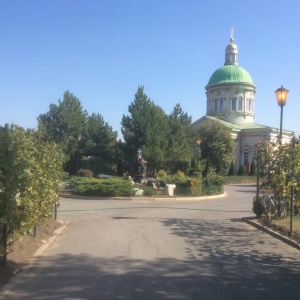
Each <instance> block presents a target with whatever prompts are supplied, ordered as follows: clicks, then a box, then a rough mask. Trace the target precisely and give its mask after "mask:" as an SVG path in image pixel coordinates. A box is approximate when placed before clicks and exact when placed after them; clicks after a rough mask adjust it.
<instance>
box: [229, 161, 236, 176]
mask: <svg viewBox="0 0 300 300" xmlns="http://www.w3.org/2000/svg"><path fill="white" fill-rule="evenodd" d="M227 175H228V176H235V175H236V169H235V164H234V162H233V161H232V162H231V164H230V167H229V170H228V174H227Z"/></svg>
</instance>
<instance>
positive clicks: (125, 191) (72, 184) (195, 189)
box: [65, 169, 224, 197]
mask: <svg viewBox="0 0 300 300" xmlns="http://www.w3.org/2000/svg"><path fill="white" fill-rule="evenodd" d="M158 174H161V175H164V171H159V172H158ZM196 175H197V176H192V177H190V176H186V175H185V174H184V173H183V172H181V171H178V172H177V173H176V174H175V175H174V176H168V177H165V176H163V177H160V178H149V179H148V182H147V185H141V184H132V182H131V181H130V180H127V179H123V178H120V177H111V178H107V179H99V178H89V177H76V176H74V177H71V178H70V179H69V180H68V182H67V184H66V186H65V188H66V190H69V191H71V192H72V193H73V194H77V195H84V196H96V197H121V196H123V197H127V196H134V195H135V192H136V190H134V189H136V188H138V189H142V190H143V191H144V193H143V195H144V196H155V195H159V194H161V193H162V189H163V188H164V187H165V185H166V184H175V185H176V188H175V190H174V194H175V195H181V196H202V195H214V194H220V193H223V185H224V178H223V177H222V176H220V175H218V174H217V173H216V172H215V171H214V170H213V169H212V170H210V171H209V172H208V175H207V177H205V178H204V179H203V180H202V176H201V174H199V173H198V174H196Z"/></svg>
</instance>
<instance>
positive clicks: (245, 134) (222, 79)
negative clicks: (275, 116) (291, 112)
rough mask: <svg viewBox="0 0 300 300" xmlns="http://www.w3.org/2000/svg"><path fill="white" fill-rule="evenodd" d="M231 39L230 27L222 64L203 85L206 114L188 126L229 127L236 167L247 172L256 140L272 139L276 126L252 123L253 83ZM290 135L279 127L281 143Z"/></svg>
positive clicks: (275, 132) (277, 134)
mask: <svg viewBox="0 0 300 300" xmlns="http://www.w3.org/2000/svg"><path fill="white" fill-rule="evenodd" d="M233 42H234V39H233V30H232V31H231V38H230V44H229V45H228V46H227V47H226V49H225V63H224V66H222V67H220V68H219V69H217V70H216V71H215V72H214V73H213V74H212V75H211V77H210V79H209V81H208V83H207V85H206V87H205V89H206V115H205V116H203V117H201V118H200V119H198V120H196V121H195V122H193V124H192V125H191V126H192V128H194V129H199V128H201V127H202V126H205V125H206V124H208V123H209V122H220V123H221V124H223V125H225V126H226V127H228V128H230V129H231V136H232V138H233V139H235V141H236V146H237V147H236V161H235V165H236V168H237V170H238V169H239V167H240V166H241V165H244V166H245V169H246V170H247V171H249V166H250V164H251V161H252V159H253V156H254V155H255V153H256V147H257V144H258V142H259V141H262V142H265V141H268V142H275V141H276V140H277V139H278V136H279V129H277V128H272V127H269V126H265V125H259V124H255V123H254V117H255V101H256V100H255V96H256V85H255V84H254V82H253V80H252V77H251V75H250V74H249V73H248V71H247V70H245V69H244V68H242V67H240V66H239V65H238V47H237V46H236V45H235V44H234V43H233ZM292 136H293V132H291V131H285V130H283V131H282V142H283V143H285V142H289V141H290V140H291V138H292Z"/></svg>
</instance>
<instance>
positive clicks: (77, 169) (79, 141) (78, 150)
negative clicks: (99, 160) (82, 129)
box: [76, 134, 81, 173]
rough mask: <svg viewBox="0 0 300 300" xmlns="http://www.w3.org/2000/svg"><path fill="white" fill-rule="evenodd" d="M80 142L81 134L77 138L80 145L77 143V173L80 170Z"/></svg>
mask: <svg viewBox="0 0 300 300" xmlns="http://www.w3.org/2000/svg"><path fill="white" fill-rule="evenodd" d="M80 140H81V134H78V136H77V141H78V143H77V166H76V171H77V173H78V168H79V142H80Z"/></svg>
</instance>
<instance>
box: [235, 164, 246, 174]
mask: <svg viewBox="0 0 300 300" xmlns="http://www.w3.org/2000/svg"><path fill="white" fill-rule="evenodd" d="M237 175H239V176H244V175H246V172H245V167H244V166H243V165H240V167H239V170H238V172H237Z"/></svg>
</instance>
